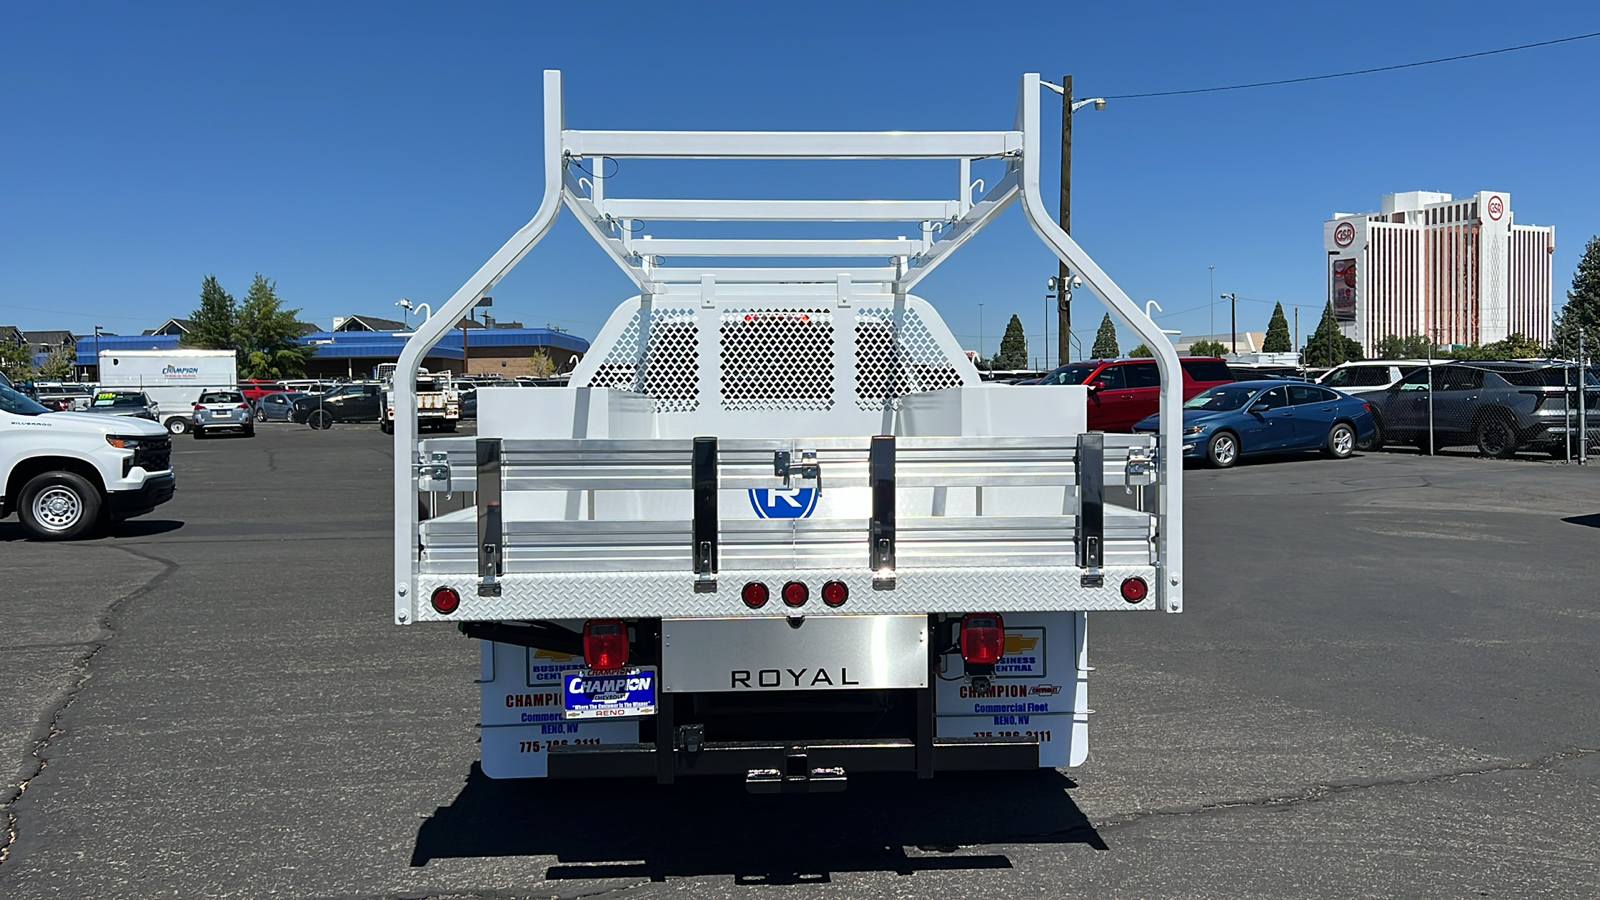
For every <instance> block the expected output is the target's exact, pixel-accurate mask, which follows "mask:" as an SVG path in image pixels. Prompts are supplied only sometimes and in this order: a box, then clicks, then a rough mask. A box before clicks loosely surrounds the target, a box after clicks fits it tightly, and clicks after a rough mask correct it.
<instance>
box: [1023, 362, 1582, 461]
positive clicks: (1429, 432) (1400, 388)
mask: <svg viewBox="0 0 1600 900" xmlns="http://www.w3.org/2000/svg"><path fill="white" fill-rule="evenodd" d="M1180 364H1181V366H1182V370H1183V396H1184V400H1185V404H1184V422H1183V434H1184V455H1185V457H1190V458H1194V459H1197V460H1200V461H1202V462H1204V463H1206V464H1208V465H1212V466H1231V465H1233V464H1235V463H1236V462H1237V461H1238V460H1239V459H1241V458H1243V457H1245V456H1248V455H1253V454H1257V453H1278V452H1286V451H1294V450H1321V451H1323V452H1325V453H1327V454H1328V455H1330V456H1333V457H1336V458H1343V457H1347V456H1349V455H1350V454H1351V452H1352V451H1353V450H1355V449H1357V448H1360V449H1367V450H1376V449H1380V448H1382V447H1383V446H1384V444H1386V443H1387V444H1400V445H1407V446H1415V447H1418V448H1420V449H1422V450H1424V451H1428V450H1430V449H1434V448H1440V447H1452V446H1476V447H1477V449H1478V452H1479V453H1481V454H1482V455H1484V456H1487V457H1493V458H1503V457H1508V456H1511V455H1512V454H1514V453H1516V452H1518V451H1522V450H1536V451H1544V452H1548V453H1550V454H1551V455H1552V456H1555V457H1558V458H1561V457H1564V456H1566V455H1567V454H1569V453H1576V452H1578V449H1577V445H1578V439H1577V436H1578V432H1579V425H1578V423H1577V421H1576V418H1577V411H1578V408H1579V403H1578V396H1579V387H1578V384H1577V382H1578V380H1579V371H1580V370H1579V369H1578V368H1577V367H1575V366H1572V365H1570V364H1565V363H1561V362H1554V361H1505V362H1485V361H1457V360H1442V361H1441V360H1434V361H1430V360H1370V361H1366V362H1356V363H1346V364H1344V365H1341V366H1337V367H1335V368H1333V369H1331V370H1329V371H1327V372H1326V373H1324V374H1323V375H1322V378H1321V380H1320V382H1319V383H1317V384H1310V383H1307V382H1305V381H1304V380H1302V378H1301V376H1298V375H1288V374H1286V375H1275V376H1273V377H1271V378H1259V377H1258V378H1254V379H1250V380H1234V373H1233V372H1231V371H1230V370H1229V369H1228V368H1227V366H1226V364H1224V363H1223V361H1222V360H1220V359H1213V358H1199V357H1196V358H1185V359H1181V360H1180ZM1582 378H1583V380H1584V387H1583V388H1582V392H1583V393H1582V396H1583V397H1584V400H1583V403H1582V407H1583V409H1584V410H1585V412H1586V414H1587V415H1588V416H1589V419H1590V422H1589V425H1590V429H1591V443H1596V444H1600V440H1594V438H1600V374H1597V373H1596V372H1595V371H1594V370H1592V369H1591V370H1588V371H1586V372H1584V373H1583V375H1582ZM1038 383H1040V384H1046V385H1049V384H1083V385H1086V386H1087V387H1088V389H1089V406H1088V427H1089V428H1091V429H1093V430H1097V431H1154V430H1156V418H1155V413H1156V407H1157V403H1158V397H1159V386H1160V380H1159V375H1158V373H1157V370H1156V365H1155V363H1154V361H1152V360H1149V359H1116V360H1094V361H1089V362H1080V363H1070V364H1068V365H1064V366H1061V367H1059V368H1057V369H1055V370H1054V371H1052V372H1050V373H1049V374H1047V375H1045V376H1044V377H1043V378H1041V379H1039V380H1038Z"/></svg>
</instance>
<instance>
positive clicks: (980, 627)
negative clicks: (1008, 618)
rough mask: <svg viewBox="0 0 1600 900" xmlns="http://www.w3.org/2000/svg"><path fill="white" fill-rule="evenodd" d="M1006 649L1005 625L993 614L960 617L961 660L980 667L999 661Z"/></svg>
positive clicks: (968, 614)
mask: <svg viewBox="0 0 1600 900" xmlns="http://www.w3.org/2000/svg"><path fill="white" fill-rule="evenodd" d="M1005 649H1006V623H1005V622H1004V620H1002V619H1001V618H1000V616H998V615H996V614H995V613H967V614H966V615H964V616H962V617H961V659H962V661H963V662H969V663H973V664H975V665H980V666H992V665H994V664H995V663H997V662H999V661H1000V657H1001V656H1002V655H1004V653H1005Z"/></svg>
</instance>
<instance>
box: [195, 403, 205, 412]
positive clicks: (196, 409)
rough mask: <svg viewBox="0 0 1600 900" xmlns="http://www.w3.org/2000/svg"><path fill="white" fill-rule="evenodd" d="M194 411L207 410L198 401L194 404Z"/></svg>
mask: <svg viewBox="0 0 1600 900" xmlns="http://www.w3.org/2000/svg"><path fill="white" fill-rule="evenodd" d="M194 411H195V412H204V411H205V407H204V406H201V405H200V404H198V403H196V404H195V405H194Z"/></svg>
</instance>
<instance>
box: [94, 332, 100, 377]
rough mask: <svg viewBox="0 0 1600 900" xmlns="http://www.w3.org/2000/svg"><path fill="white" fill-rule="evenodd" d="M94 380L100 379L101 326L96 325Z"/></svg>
mask: <svg viewBox="0 0 1600 900" xmlns="http://www.w3.org/2000/svg"><path fill="white" fill-rule="evenodd" d="M94 380H95V381H97V382H98V381H99V380H100V326H99V325H96V326H95V327H94Z"/></svg>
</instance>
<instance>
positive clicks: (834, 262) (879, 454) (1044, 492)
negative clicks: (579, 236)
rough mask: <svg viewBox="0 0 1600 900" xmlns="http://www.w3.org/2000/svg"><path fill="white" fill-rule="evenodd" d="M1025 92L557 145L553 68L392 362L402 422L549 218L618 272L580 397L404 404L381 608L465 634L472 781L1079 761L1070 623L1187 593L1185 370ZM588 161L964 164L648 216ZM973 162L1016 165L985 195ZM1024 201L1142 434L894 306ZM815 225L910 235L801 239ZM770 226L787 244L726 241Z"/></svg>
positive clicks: (1082, 689)
mask: <svg viewBox="0 0 1600 900" xmlns="http://www.w3.org/2000/svg"><path fill="white" fill-rule="evenodd" d="M1039 91H1040V81H1039V78H1038V76H1037V75H1026V76H1024V77H1023V79H1022V85H1021V98H1020V103H1019V109H1018V112H1017V119H1016V125H1015V127H1014V128H1013V129H1012V130H1007V131H986V132H942V133H907V132H891V133H815V132H806V133H771V132H749V133H746V132H660V131H657V132H636V131H580V130H572V129H569V128H567V126H566V123H565V116H564V112H563V108H562V97H561V79H560V74H559V73H557V72H546V73H545V78H544V138H543V140H544V147H543V155H544V179H545V186H544V194H543V199H542V202H541V204H540V206H539V208H538V210H537V212H535V214H534V216H533V218H532V219H531V220H530V221H529V222H528V223H527V224H526V225H525V226H523V227H522V228H521V229H520V230H519V231H517V233H516V234H515V235H513V236H512V238H511V239H510V240H509V241H508V242H507V243H506V244H505V246H503V247H502V248H501V249H500V250H499V252H497V253H496V254H495V255H494V256H493V257H492V258H491V259H490V260H489V261H488V262H487V263H486V264H485V265H484V266H483V267H482V268H481V269H480V270H479V271H478V272H477V273H476V274H475V275H474V276H473V277H472V278H471V279H470V280H468V281H467V283H466V284H465V285H464V286H463V287H462V288H461V289H460V290H459V291H458V292H457V293H456V294H455V295H454V296H453V297H451V299H450V300H449V301H447V302H446V303H445V304H443V306H442V308H441V310H440V312H439V313H438V314H437V315H434V316H433V317H431V318H430V319H429V321H428V322H427V323H425V324H424V325H423V326H421V327H419V328H418V330H417V333H416V334H415V336H413V337H412V338H411V339H410V341H409V342H408V344H407V346H406V348H405V350H404V352H403V353H402V355H401V357H400V360H399V363H398V366H397V369H396V377H395V379H394V393H395V406H396V408H407V407H409V406H411V405H412V402H413V400H412V396H413V394H414V392H415V390H416V386H415V375H414V373H415V372H416V371H417V366H418V363H419V362H420V361H421V360H422V359H423V357H424V356H425V354H426V351H427V350H428V348H430V347H431V346H432V345H433V344H434V343H435V342H437V341H438V340H439V339H440V337H441V336H442V334H443V333H444V331H445V330H446V328H447V327H448V324H449V323H451V322H456V321H459V320H460V317H461V316H462V315H463V314H465V313H466V311H467V310H468V309H469V308H470V307H471V306H472V305H473V304H475V303H476V302H477V301H478V300H479V299H480V298H481V297H483V296H484V295H485V294H486V293H487V292H488V291H489V290H490V289H491V288H492V287H493V286H494V285H495V284H496V283H497V282H498V281H499V280H500V279H501V278H502V277H503V276H504V275H505V274H506V273H507V272H508V271H509V270H510V269H511V268H512V267H513V266H514V265H515V264H516V263H517V262H518V261H519V260H520V259H521V258H522V257H523V256H524V255H525V254H526V253H527V252H528V251H529V250H530V249H532V248H533V246H534V245H535V244H536V243H537V242H538V241H539V239H540V238H541V237H543V235H544V234H545V233H546V232H547V231H548V229H549V228H550V226H551V224H552V222H553V221H554V220H555V218H556V216H557V213H558V212H559V211H560V209H561V208H563V207H565V208H566V209H567V210H569V211H570V212H571V213H572V214H573V215H574V216H575V217H576V218H577V220H578V221H579V223H580V224H581V225H582V226H583V227H584V228H585V229H586V230H587V231H588V232H589V233H590V234H591V236H593V237H594V238H595V240H596V241H597V242H598V243H599V244H600V246H601V247H602V248H603V249H604V250H605V251H606V252H607V254H609V255H610V257H611V258H612V259H613V261H615V262H616V264H617V265H618V266H619V267H620V268H621V269H622V271H623V272H625V273H626V274H627V275H628V277H629V278H630V279H632V281H633V283H634V284H635V286H636V287H637V291H638V293H637V295H635V296H633V297H631V298H630V299H628V300H626V301H624V302H623V303H622V304H621V305H620V306H618V307H617V308H616V310H615V311H614V312H613V313H612V314H611V317H610V319H609V320H608V321H607V323H606V324H605V326H604V328H603V329H602V330H601V332H600V334H599V335H598V336H597V338H596V340H595V342H594V345H593V347H592V349H591V350H590V352H589V353H588V354H587V355H586V356H585V357H584V359H583V361H582V362H581V363H580V364H579V366H578V367H577V369H576V370H575V371H574V372H573V374H572V378H571V382H570V385H569V386H568V387H565V388H546V389H542V390H537V391H530V390H525V389H518V388H489V387H486V388H482V389H480V391H479V407H478V433H477V435H476V437H454V438H448V437H447V438H434V439H428V440H419V439H418V436H417V434H416V425H417V423H416V420H415V419H413V418H411V417H401V418H400V419H397V420H396V421H395V423H394V428H395V433H394V440H395V459H396V461H397V463H398V465H397V468H396V471H395V481H394V490H395V509H396V510H397V523H396V530H395V546H394V583H393V592H392V595H391V600H392V602H393V610H394V612H393V621H394V622H395V623H397V624H400V625H407V626H410V625H431V624H454V625H455V626H456V627H457V628H459V629H460V630H461V631H462V632H463V633H465V634H466V635H468V636H470V637H473V638H476V639H478V640H479V641H480V648H481V671H480V679H479V682H480V689H481V703H482V721H481V741H482V766H483V770H484V772H485V773H486V774H487V775H488V776H490V777H491V778H519V777H527V778H540V777H548V778H574V777H610V776H618V777H629V776H632V777H650V778H655V779H656V780H657V781H658V782H662V783H669V782H672V781H674V780H676V779H678V778H682V777H686V776H692V775H721V776H734V777H740V778H743V779H744V780H745V782H746V784H747V786H748V787H749V788H750V789H751V790H752V791H758V792H779V791H781V792H805V791H822V790H839V789H842V788H843V787H844V786H845V783H846V780H847V779H848V777H849V776H850V775H851V774H852V773H862V772H882V771H904V772H915V773H916V774H917V775H918V776H920V777H933V776H934V775H935V774H936V773H938V772H941V771H951V770H988V769H1023V768H1035V767H1041V766H1046V767H1049V766H1073V765H1078V764H1079V763H1081V762H1083V760H1084V758H1085V756H1086V754H1087V752H1088V722H1089V714H1090V710H1089V707H1088V673H1089V665H1088V655H1087V653H1088V637H1087V624H1088V622H1087V614H1088V612H1090V611H1091V610H1093V611H1107V612H1109V611H1155V610H1161V611H1164V612H1169V613H1176V612H1179V611H1181V610H1182V608H1183V603H1182V590H1183V577H1182V576H1183V566H1182V560H1183V554H1182V543H1181V542H1182V533H1183V529H1182V503H1181V496H1182V481H1181V479H1182V458H1181V453H1179V452H1163V451H1164V448H1178V447H1180V446H1181V443H1180V438H1179V436H1178V434H1177V431H1176V428H1177V423H1179V422H1181V417H1180V405H1181V390H1180V387H1179V386H1180V385H1181V383H1182V382H1181V375H1180V374H1179V369H1178V360H1177V357H1176V355H1175V354H1174V353H1173V351H1172V348H1171V344H1170V343H1169V342H1168V341H1167V340H1166V339H1165V337H1164V336H1163V335H1162V334H1161V332H1160V331H1159V329H1158V328H1157V326H1156V325H1155V323H1154V322H1152V321H1151V320H1150V319H1149V318H1147V317H1146V316H1145V315H1144V313H1143V312H1142V311H1141V310H1140V309H1139V308H1138V307H1137V306H1135V304H1134V303H1133V302H1132V301H1131V300H1130V299H1129V298H1128V297H1127V295H1126V294H1125V293H1124V292H1123V291H1122V290H1121V289H1120V288H1119V287H1117V285H1116V284H1115V283H1114V282H1113V281H1112V280H1111V279H1110V278H1109V277H1108V276H1107V275H1106V274H1105V273H1104V272H1103V271H1101V270H1100V268H1099V267H1098V266H1097V265H1096V264H1095V263H1094V261H1093V260H1092V259H1090V258H1089V257H1088V255H1087V254H1085V253H1084V252H1083V250H1082V249H1081V248H1079V247H1078V245H1077V244H1076V243H1075V242H1074V241H1073V240H1072V239H1071V238H1070V237H1069V236H1068V235H1067V234H1065V233H1064V232H1063V231H1062V230H1061V229H1060V228H1059V227H1057V226H1056V224H1055V223H1054V222H1053V221H1052V219H1051V217H1050V215H1049V214H1048V213H1047V212H1046V210H1045V207H1044V206H1043V204H1042V202H1041V195H1040V190H1039V165H1040V152H1039V141H1040V135H1041V129H1040V124H1039V107H1040V104H1039ZM607 158H609V159H612V160H622V161H625V160H627V159H631V158H669V159H671V158H678V159H704V160H722V159H768V160H835V159H869V158H870V159H916V160H926V159H946V160H951V161H954V162H955V163H956V165H954V166H952V173H951V174H952V175H955V174H956V171H955V170H957V169H958V170H959V175H960V180H959V184H955V185H953V186H956V187H957V188H958V190H957V192H956V196H955V197H954V198H953V199H941V200H932V201H907V200H876V199H868V200H859V199H855V200H837V201H835V200H824V201H819V200H756V199H751V200H727V199H637V198H629V197H620V196H615V195H614V193H608V191H607V188H608V187H610V186H609V185H608V184H607V181H608V179H607V178H606V174H607V172H606V170H607V168H608V166H607V165H605V164H602V161H603V160H604V159H607ZM977 160H990V162H988V163H987V165H989V166H995V165H1002V166H1003V168H1004V174H1003V177H1001V178H999V179H998V180H997V183H995V184H993V186H992V187H990V188H989V189H988V190H987V191H985V192H982V193H981V196H977V197H974V196H973V195H974V193H975V192H976V191H975V189H977V188H979V185H978V184H977V183H976V182H975V181H974V180H973V179H972V177H971V176H972V166H973V165H974V164H975V161H977ZM994 160H998V161H999V162H998V163H996V162H994ZM1019 200H1020V201H1021V204H1022V207H1023V212H1024V214H1025V215H1026V217H1027V219H1028V222H1029V223H1030V224H1031V225H1032V227H1033V229H1034V230H1035V231H1036V232H1037V233H1038V235H1039V236H1040V237H1041V238H1042V239H1043V241H1044V243H1045V245H1046V246H1047V247H1049V248H1050V249H1051V250H1052V251H1053V252H1054V253H1055V254H1056V255H1057V256H1058V257H1060V259H1061V260H1063V261H1064V262H1065V263H1067V265H1068V266H1070V267H1071V269H1072V270H1073V272H1074V274H1075V275H1077V276H1079V277H1081V279H1082V282H1083V284H1084V285H1085V286H1086V287H1088V288H1089V289H1090V290H1092V291H1094V293H1095V294H1097V295H1098V296H1099V297H1101V298H1102V299H1103V300H1104V301H1105V302H1106V304H1107V305H1108V306H1109V308H1110V309H1111V310H1112V312H1113V313H1114V314H1115V315H1117V316H1118V317H1119V318H1120V319H1121V320H1122V321H1123V322H1124V323H1126V324H1127V325H1128V326H1129V327H1130V328H1131V329H1132V330H1133V331H1134V332H1135V333H1137V334H1138V335H1139V337H1140V338H1141V339H1142V340H1143V341H1144V342H1145V344H1146V345H1148V346H1150V347H1152V348H1154V349H1155V351H1156V356H1155V360H1156V364H1157V366H1158V368H1159V369H1160V372H1161V378H1162V383H1161V399H1160V404H1161V405H1160V409H1161V411H1162V420H1161V430H1160V431H1159V433H1158V434H1157V435H1155V436H1149V435H1113V434H1102V433H1098V432H1089V431H1086V430H1085V410H1086V394H1085V393H1084V391H1085V390H1086V389H1085V388H1083V387H1078V386H1051V387H1035V388H1012V387H1007V386H1000V385H992V384H984V383H981V382H980V381H979V378H978V373H977V371H976V370H975V369H974V367H973V365H972V363H971V361H970V360H969V359H968V357H967V356H966V354H965V353H963V352H962V350H961V348H960V346H959V345H958V343H957V342H956V340H955V339H954V338H953V337H952V335H951V333H950V331H949V330H948V329H947V328H946V326H945V325H944V323H943V321H942V320H941V319H940V317H939V315H938V314H937V313H936V312H935V311H934V308H933V307H932V306H931V305H930V304H928V303H927V302H925V301H924V300H922V299H920V298H919V297H917V296H915V295H914V294H913V293H912V289H913V288H914V287H915V286H916V284H917V283H918V282H919V281H920V280H921V279H922V278H923V277H925V276H926V275H927V274H928V273H929V272H931V271H932V270H933V269H934V267H935V266H937V265H938V264H939V263H940V262H942V261H943V260H944V259H945V258H947V257H948V255H949V253H950V252H951V251H952V250H954V249H955V248H956V247H959V246H960V245H961V244H962V243H964V242H965V241H966V240H967V239H968V238H970V237H971V236H972V235H973V234H974V233H976V232H977V231H978V230H979V229H980V228H982V227H983V226H984V225H986V224H987V223H989V222H990V221H992V220H993V219H994V218H995V217H996V216H997V215H998V214H999V213H1000V212H1002V211H1003V210H1004V209H1005V208H1006V207H1008V206H1010V205H1011V204H1012V203H1013V202H1016V201H1019ZM645 220H649V221H650V222H651V223H652V227H655V226H663V227H670V226H671V225H672V224H673V223H678V222H689V221H692V222H701V223H705V222H716V223H733V224H732V226H731V227H737V228H739V229H742V230H741V232H740V234H741V236H740V237H737V238H700V237H694V238H671V237H651V236H646V235H645V234H644V230H643V227H642V224H641V223H642V222H644V221H645ZM838 222H845V223H856V225H857V226H858V227H862V228H869V227H871V228H900V227H903V228H905V229H906V230H907V231H911V232H914V233H915V234H916V235H917V236H916V237H914V238H910V239H906V238H898V239H882V238H870V239H863V240H841V239H839V238H837V236H836V234H837V230H838V229H836V228H835V229H833V233H831V234H829V235H828V236H827V237H820V238H806V239H800V238H794V237H792V234H793V233H794V230H795V228H796V226H795V225H794V223H838ZM760 223H783V226H784V228H785V232H784V233H785V236H784V237H782V238H771V239H767V238H751V237H747V236H743V235H745V234H748V233H749V232H750V231H751V230H752V229H756V228H759V227H760ZM893 223H907V224H905V225H895V224H893ZM699 233H701V234H704V233H706V226H701V227H700V229H699ZM872 257H877V258H878V259H877V260H876V261H875V262H877V263H878V264H877V265H865V266H863V265H859V264H851V263H848V262H846V263H845V264H840V263H839V262H838V260H841V259H844V260H851V259H856V260H861V259H867V260H870V259H871V258H872ZM668 260H670V261H673V262H676V261H678V260H686V261H687V263H686V264H684V265H667V264H665V263H666V262H667V261H668ZM708 260H732V261H734V263H739V262H751V261H752V260H759V261H760V264H759V265H738V264H732V265H728V264H708V263H707V261H708ZM772 260H777V261H778V262H779V263H780V264H777V265H774V264H772V263H771V262H770V261H772ZM796 262H798V263H799V264H796ZM885 262H886V263H887V264H886V265H885V264H884V263H885Z"/></svg>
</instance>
